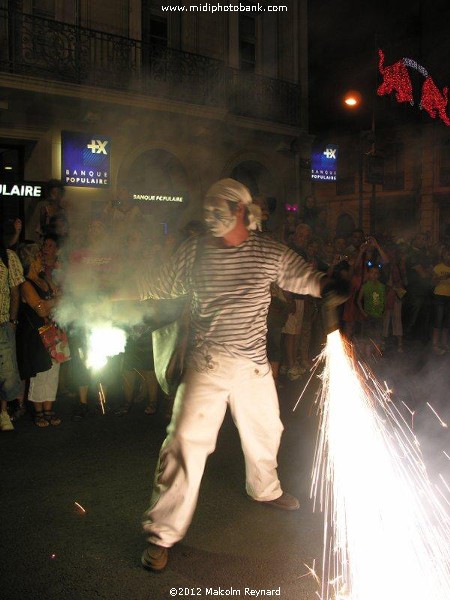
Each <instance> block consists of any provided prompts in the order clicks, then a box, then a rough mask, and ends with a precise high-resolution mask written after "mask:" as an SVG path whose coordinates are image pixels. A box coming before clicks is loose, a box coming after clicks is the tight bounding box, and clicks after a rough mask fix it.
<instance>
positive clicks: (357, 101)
mask: <svg viewBox="0 0 450 600" xmlns="http://www.w3.org/2000/svg"><path fill="white" fill-rule="evenodd" d="M361 102H362V98H361V94H360V93H359V92H356V91H354V90H350V91H349V92H347V93H346V94H345V96H344V104H346V105H347V106H348V107H349V108H357V107H359V106H360V105H361Z"/></svg>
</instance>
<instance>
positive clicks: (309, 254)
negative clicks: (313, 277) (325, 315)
mask: <svg viewBox="0 0 450 600" xmlns="http://www.w3.org/2000/svg"><path fill="white" fill-rule="evenodd" d="M319 252H320V240H319V239H318V238H317V237H314V238H310V239H309V240H308V243H307V244H306V261H307V262H308V263H309V264H310V265H311V266H312V268H313V269H314V270H315V271H319V272H321V273H326V272H327V265H326V264H325V263H324V262H323V261H322V260H321V259H320V258H319ZM319 302H320V299H319V298H313V297H312V296H305V298H304V299H303V319H302V329H301V333H300V336H299V349H298V350H299V352H298V361H297V362H298V363H299V364H300V365H301V367H302V369H304V370H305V371H309V370H310V369H311V366H312V360H311V358H312V357H311V349H312V342H313V341H314V346H315V345H316V344H315V342H319V341H320V345H321V343H322V341H323V340H322V338H323V335H322V330H323V327H322V325H321V323H320V304H319ZM313 333H315V334H316V337H318V338H319V340H315V339H314V340H313ZM317 345H318V344H317Z"/></svg>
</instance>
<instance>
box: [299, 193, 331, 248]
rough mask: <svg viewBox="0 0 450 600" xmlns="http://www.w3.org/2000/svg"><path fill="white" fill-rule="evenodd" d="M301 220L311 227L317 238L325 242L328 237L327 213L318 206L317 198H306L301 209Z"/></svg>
mask: <svg viewBox="0 0 450 600" xmlns="http://www.w3.org/2000/svg"><path fill="white" fill-rule="evenodd" d="M299 218H300V221H301V222H302V223H306V225H309V226H310V228H311V232H312V234H313V235H314V236H315V237H319V238H321V239H323V240H324V239H326V238H327V237H328V232H327V223H326V213H325V211H324V210H323V209H321V208H319V207H318V206H317V200H316V198H315V196H306V198H305V200H304V203H303V205H302V207H301V209H300V213H299Z"/></svg>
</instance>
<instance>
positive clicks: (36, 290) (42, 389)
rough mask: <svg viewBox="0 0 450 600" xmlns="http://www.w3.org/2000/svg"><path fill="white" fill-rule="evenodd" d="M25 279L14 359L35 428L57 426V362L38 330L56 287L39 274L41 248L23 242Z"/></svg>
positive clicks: (53, 301) (21, 254)
mask: <svg viewBox="0 0 450 600" xmlns="http://www.w3.org/2000/svg"><path fill="white" fill-rule="evenodd" d="M18 254H19V258H20V260H21V262H22V266H23V270H24V275H25V278H26V279H25V282H24V283H23V284H22V286H21V290H20V291H21V298H22V303H21V307H20V312H19V325H18V328H17V358H18V363H19V371H20V376H21V378H22V379H29V380H30V384H29V389H28V400H29V402H32V403H33V405H34V410H35V415H34V422H35V424H36V426H37V427H47V426H48V425H59V424H60V423H61V419H60V418H59V417H58V416H57V415H56V414H55V412H54V410H53V403H54V401H55V399H56V392H57V389H58V378H59V362H57V361H56V360H54V359H52V357H51V356H50V353H49V351H48V350H47V348H46V347H45V346H44V342H43V339H42V338H41V334H40V332H39V329H42V328H45V325H46V324H47V323H48V317H49V316H50V315H51V313H52V311H53V309H54V308H55V306H56V303H57V295H58V290H57V288H56V286H55V285H54V283H53V282H52V281H51V280H49V279H47V278H46V277H45V275H44V273H43V264H42V255H41V250H40V248H39V246H38V245H37V244H25V245H24V246H22V247H21V248H19V251H18Z"/></svg>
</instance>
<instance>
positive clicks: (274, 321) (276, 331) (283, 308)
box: [267, 283, 295, 388]
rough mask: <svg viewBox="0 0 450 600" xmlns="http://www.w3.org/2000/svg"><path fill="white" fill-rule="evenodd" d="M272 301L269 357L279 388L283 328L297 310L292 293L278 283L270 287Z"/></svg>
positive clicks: (269, 321) (268, 323)
mask: <svg viewBox="0 0 450 600" xmlns="http://www.w3.org/2000/svg"><path fill="white" fill-rule="evenodd" d="M270 293H271V301H270V305H269V312H268V314H267V358H268V360H269V362H270V366H271V368H272V376H273V379H274V381H275V385H276V386H277V388H280V387H282V384H281V383H280V380H279V375H280V364H281V359H282V339H283V328H284V327H285V325H286V321H287V319H288V318H289V314H290V313H291V312H293V311H295V301H294V300H293V299H292V298H291V299H290V300H289V299H288V298H290V297H291V294H289V293H288V292H284V291H283V290H282V289H281V288H279V287H278V286H277V285H276V284H274V283H273V284H272V285H271V287H270Z"/></svg>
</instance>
